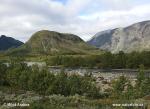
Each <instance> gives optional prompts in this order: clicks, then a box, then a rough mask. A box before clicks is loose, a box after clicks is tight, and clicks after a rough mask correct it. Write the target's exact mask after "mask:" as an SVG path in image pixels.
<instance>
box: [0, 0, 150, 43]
mask: <svg viewBox="0 0 150 109" xmlns="http://www.w3.org/2000/svg"><path fill="white" fill-rule="evenodd" d="M149 7H150V2H148V1H147V0H144V2H142V3H139V2H137V0H94V1H93V0H30V1H28V0H1V4H0V16H1V17H0V34H5V35H8V36H12V37H14V38H17V39H19V40H22V41H27V40H28V39H29V38H30V36H31V35H32V34H33V33H34V32H36V31H38V30H41V29H48V30H53V31H59V32H69V33H73V34H76V35H79V36H80V37H81V38H83V39H84V40H88V39H89V38H91V37H92V36H93V35H94V34H96V33H97V32H99V31H102V30H105V29H111V28H115V27H118V26H127V25H129V24H132V23H135V22H138V21H142V20H148V19H150V12H149V10H150V8H149Z"/></svg>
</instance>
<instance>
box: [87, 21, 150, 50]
mask: <svg viewBox="0 0 150 109" xmlns="http://www.w3.org/2000/svg"><path fill="white" fill-rule="evenodd" d="M88 43H89V44H91V45H94V46H96V47H98V48H100V49H104V50H108V51H111V52H113V53H116V52H119V51H124V52H132V51H144V50H150V21H144V22H139V23H136V24H133V25H131V26H128V27H126V28H116V29H113V30H106V31H103V32H99V33H97V34H96V35H95V36H94V37H93V38H92V39H91V40H89V41H88Z"/></svg>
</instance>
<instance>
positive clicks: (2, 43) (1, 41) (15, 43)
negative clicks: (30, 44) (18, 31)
mask: <svg viewBox="0 0 150 109" xmlns="http://www.w3.org/2000/svg"><path fill="white" fill-rule="evenodd" d="M22 44H23V42H21V41H19V40H16V39H14V38H12V37H8V36H5V35H1V36H0V51H5V50H8V49H10V48H17V47H19V46H21V45H22Z"/></svg>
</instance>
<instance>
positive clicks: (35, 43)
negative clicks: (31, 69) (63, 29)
mask: <svg viewBox="0 0 150 109" xmlns="http://www.w3.org/2000/svg"><path fill="white" fill-rule="evenodd" d="M95 49H96V48H95V47H93V46H91V45H88V44H87V43H86V42H84V41H83V40H82V39H81V38H80V37H78V36H76V35H73V34H68V33H58V32H55V31H48V30H41V31H38V32H36V33H34V34H33V35H32V36H31V38H30V39H29V40H28V41H27V42H26V43H25V44H24V45H23V46H21V47H19V48H17V49H15V50H13V52H12V53H17V54H18V53H24V54H31V55H39V54H52V55H53V54H84V53H87V52H89V50H95Z"/></svg>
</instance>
